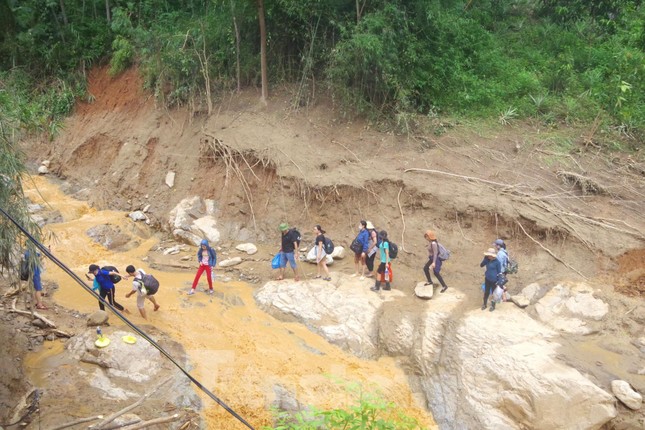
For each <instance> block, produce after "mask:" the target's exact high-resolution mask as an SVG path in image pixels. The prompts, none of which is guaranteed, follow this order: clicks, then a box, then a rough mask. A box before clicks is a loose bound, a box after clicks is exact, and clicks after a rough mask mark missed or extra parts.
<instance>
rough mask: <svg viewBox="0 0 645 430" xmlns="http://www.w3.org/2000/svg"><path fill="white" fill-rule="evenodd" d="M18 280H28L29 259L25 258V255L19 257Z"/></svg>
mask: <svg viewBox="0 0 645 430" xmlns="http://www.w3.org/2000/svg"><path fill="white" fill-rule="evenodd" d="M20 280H21V281H28V280H29V260H27V259H26V258H25V257H22V259H20Z"/></svg>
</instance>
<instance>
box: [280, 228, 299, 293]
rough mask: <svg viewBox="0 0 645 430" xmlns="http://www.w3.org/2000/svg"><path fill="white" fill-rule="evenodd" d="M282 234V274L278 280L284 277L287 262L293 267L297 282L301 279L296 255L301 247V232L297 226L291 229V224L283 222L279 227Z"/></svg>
mask: <svg viewBox="0 0 645 430" xmlns="http://www.w3.org/2000/svg"><path fill="white" fill-rule="evenodd" d="M278 228H279V229H280V234H281V247H280V252H281V259H280V276H278V280H279V281H280V280H282V279H284V269H285V268H286V267H287V262H289V265H290V266H291V269H293V275H294V279H295V281H296V282H298V281H300V277H299V276H298V265H297V263H296V255H298V248H299V247H300V233H299V232H298V230H296V229H295V228H293V229H289V224H287V223H286V222H283V223H282V224H280V226H279V227H278Z"/></svg>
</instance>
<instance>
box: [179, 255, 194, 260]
mask: <svg viewBox="0 0 645 430" xmlns="http://www.w3.org/2000/svg"><path fill="white" fill-rule="evenodd" d="M192 258H193V257H191V256H190V255H184V256H183V257H181V258H180V260H181V261H188V260H190V259H192Z"/></svg>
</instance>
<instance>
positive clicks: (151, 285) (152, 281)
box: [141, 273, 159, 296]
mask: <svg viewBox="0 0 645 430" xmlns="http://www.w3.org/2000/svg"><path fill="white" fill-rule="evenodd" d="M141 281H142V282H143V286H144V287H146V291H147V294H148V295H149V296H152V295H153V294H155V293H156V292H157V291H159V281H157V278H155V277H154V276H152V275H151V274H149V273H146V274H145V275H143V277H142V278H141Z"/></svg>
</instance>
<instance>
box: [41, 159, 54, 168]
mask: <svg viewBox="0 0 645 430" xmlns="http://www.w3.org/2000/svg"><path fill="white" fill-rule="evenodd" d="M50 163H51V161H49V160H43V162H42V163H40V164H41V165H42V166H45V167H49V165H50Z"/></svg>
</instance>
